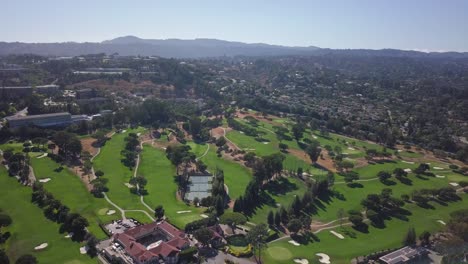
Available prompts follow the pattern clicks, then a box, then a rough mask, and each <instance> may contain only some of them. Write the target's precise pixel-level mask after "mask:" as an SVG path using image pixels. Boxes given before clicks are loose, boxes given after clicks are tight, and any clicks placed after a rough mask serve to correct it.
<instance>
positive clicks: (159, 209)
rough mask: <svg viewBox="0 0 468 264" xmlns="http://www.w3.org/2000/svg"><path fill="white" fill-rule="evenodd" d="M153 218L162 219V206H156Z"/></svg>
mask: <svg viewBox="0 0 468 264" xmlns="http://www.w3.org/2000/svg"><path fill="white" fill-rule="evenodd" d="M154 216H156V217H157V218H158V219H161V218H163V217H164V208H163V206H162V205H158V206H156V208H155V209H154Z"/></svg>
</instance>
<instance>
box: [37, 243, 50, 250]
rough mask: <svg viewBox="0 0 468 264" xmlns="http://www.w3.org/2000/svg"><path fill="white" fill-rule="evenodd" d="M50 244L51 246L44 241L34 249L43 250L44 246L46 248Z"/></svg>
mask: <svg viewBox="0 0 468 264" xmlns="http://www.w3.org/2000/svg"><path fill="white" fill-rule="evenodd" d="M48 246H49V244H47V243H42V244H40V245H39V246H37V247H35V248H34V250H41V249H44V248H46V247H48Z"/></svg>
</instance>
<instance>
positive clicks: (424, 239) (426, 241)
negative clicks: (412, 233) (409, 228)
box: [419, 231, 431, 245]
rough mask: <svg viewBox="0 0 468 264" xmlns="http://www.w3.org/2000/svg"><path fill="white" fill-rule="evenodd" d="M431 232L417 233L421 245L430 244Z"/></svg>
mask: <svg viewBox="0 0 468 264" xmlns="http://www.w3.org/2000/svg"><path fill="white" fill-rule="evenodd" d="M430 238H431V233H429V232H428V231H424V232H422V233H421V235H419V240H421V244H422V245H429V244H430V242H431V241H430Z"/></svg>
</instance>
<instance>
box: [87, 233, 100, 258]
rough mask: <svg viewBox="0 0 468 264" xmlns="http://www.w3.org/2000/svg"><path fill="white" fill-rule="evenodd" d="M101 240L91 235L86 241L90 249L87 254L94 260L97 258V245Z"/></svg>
mask: <svg viewBox="0 0 468 264" xmlns="http://www.w3.org/2000/svg"><path fill="white" fill-rule="evenodd" d="M98 243H99V240H97V238H96V237H95V236H93V235H89V237H88V239H87V240H86V246H87V247H88V251H87V252H86V253H87V254H88V255H89V256H90V257H92V258H94V257H96V256H97V253H98V251H97V248H96V246H97V244H98Z"/></svg>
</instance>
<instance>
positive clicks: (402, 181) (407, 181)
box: [398, 177, 413, 185]
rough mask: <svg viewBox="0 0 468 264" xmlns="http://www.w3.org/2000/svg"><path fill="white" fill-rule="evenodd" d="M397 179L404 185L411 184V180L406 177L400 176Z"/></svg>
mask: <svg viewBox="0 0 468 264" xmlns="http://www.w3.org/2000/svg"><path fill="white" fill-rule="evenodd" d="M398 180H399V181H400V182H401V183H403V184H405V185H413V181H412V180H411V179H408V178H406V177H400V178H399V179H398Z"/></svg>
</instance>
